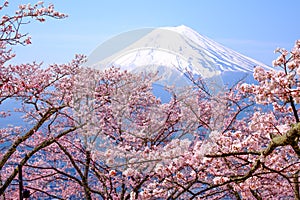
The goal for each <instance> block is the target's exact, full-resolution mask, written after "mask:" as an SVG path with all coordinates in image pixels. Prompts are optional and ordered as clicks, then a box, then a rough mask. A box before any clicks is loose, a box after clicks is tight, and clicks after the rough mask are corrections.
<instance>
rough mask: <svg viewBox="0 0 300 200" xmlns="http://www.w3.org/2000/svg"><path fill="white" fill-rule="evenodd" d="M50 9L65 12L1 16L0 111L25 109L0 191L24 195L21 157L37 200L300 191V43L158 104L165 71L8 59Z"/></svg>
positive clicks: (12, 129) (22, 10)
mask: <svg viewBox="0 0 300 200" xmlns="http://www.w3.org/2000/svg"><path fill="white" fill-rule="evenodd" d="M7 6H8V2H4V4H3V6H1V7H0V9H1V10H4V9H5V7H7ZM45 17H50V18H57V19H61V18H65V17H66V15H64V14H61V13H59V12H56V11H55V10H54V7H53V5H50V6H48V7H46V6H44V4H43V3H41V2H38V3H37V4H35V5H30V4H29V5H20V7H19V10H18V11H17V12H16V13H15V15H13V16H9V15H4V16H3V17H2V20H1V22H0V26H1V37H0V48H1V50H0V67H1V70H0V117H1V118H2V119H11V120H12V119H16V118H20V120H15V123H13V125H3V126H2V127H1V128H0V152H1V157H0V197H1V198H2V199H17V198H18V196H19V190H18V185H19V182H18V180H17V175H18V172H19V171H18V170H19V169H20V168H19V167H18V166H22V169H23V179H24V188H25V189H28V190H29V191H30V196H31V198H32V199H300V197H299V169H300V163H299V156H300V149H299V135H300V130H299V129H300V126H299V116H298V112H299V111H298V110H299V105H298V104H299V102H300V97H299V94H300V86H299V81H298V79H299V78H298V76H299V74H300V42H299V41H297V42H296V44H295V47H294V48H293V49H292V50H291V52H288V51H286V50H284V49H277V50H276V52H277V53H279V54H280V55H279V58H278V59H277V60H275V61H274V63H273V65H274V67H277V68H278V69H274V70H273V71H266V70H265V69H264V68H261V67H259V66H258V67H256V68H255V70H254V78H255V79H256V81H257V82H256V83H255V84H246V83H238V84H236V85H235V86H233V87H232V88H230V89H226V88H224V90H223V91H221V92H220V94H214V95H212V94H211V93H210V92H209V90H208V89H207V88H206V87H205V83H204V80H202V79H199V80H198V79H197V80H196V79H194V78H193V76H192V75H191V74H189V73H186V75H187V76H188V77H189V78H190V79H191V81H192V83H193V84H191V86H188V87H186V88H171V87H169V88H166V90H167V91H168V93H169V95H170V100H169V101H167V102H162V101H161V100H160V98H159V97H157V96H155V95H154V94H153V92H152V90H153V88H152V85H153V83H155V82H156V81H157V80H158V79H159V76H158V75H157V74H145V73H144V74H143V73H142V74H132V73H129V72H127V71H121V70H120V69H117V68H114V67H112V68H109V69H107V70H105V71H99V70H96V69H90V68H88V67H82V66H81V65H82V63H83V62H84V60H85V57H84V56H82V55H77V56H75V58H74V60H72V61H71V62H70V63H68V64H62V65H58V64H53V65H50V66H48V67H45V66H42V65H41V64H39V63H36V62H33V63H31V64H21V65H13V64H9V61H10V60H11V59H13V57H14V56H15V55H14V54H13V53H12V50H11V48H13V47H14V46H15V45H25V46H26V45H29V44H30V43H31V40H30V36H29V35H27V34H26V33H25V34H23V33H21V27H22V26H23V25H25V24H27V23H28V22H29V21H28V19H31V18H32V19H36V20H38V21H40V22H43V21H44V20H45ZM26 20H27V21H26ZM12 104H13V105H14V107H15V108H14V110H12V109H9V107H8V106H7V105H12ZM16 112H17V114H16ZM18 113H20V114H18ZM20 116H21V117H20Z"/></svg>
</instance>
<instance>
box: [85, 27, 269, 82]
mask: <svg viewBox="0 0 300 200" xmlns="http://www.w3.org/2000/svg"><path fill="white" fill-rule="evenodd" d="M87 65H89V66H92V67H95V68H100V69H105V68H108V67H110V66H116V67H120V68H121V69H124V70H128V71H133V72H140V71H146V72H156V71H158V72H159V75H160V76H161V77H162V78H161V81H160V84H169V85H170V84H175V85H182V84H186V83H187V80H186V79H185V77H184V75H183V73H185V72H186V71H190V72H192V73H193V74H194V75H200V76H202V77H203V78H205V79H207V80H210V81H212V82H214V83H215V84H216V83H217V84H223V82H224V79H226V77H227V75H228V74H229V73H230V74H236V73H239V74H241V73H242V74H249V73H252V72H253V68H254V67H255V66H262V67H264V68H266V69H270V67H268V66H267V65H265V64H263V63H260V62H258V61H256V60H254V59H251V58H249V57H247V56H244V55H241V54H239V53H238V52H236V51H233V50H231V49H229V48H227V47H224V46H222V45H221V44H219V43H217V42H215V41H213V40H211V39H209V38H207V37H205V36H203V35H200V34H199V33H197V32H196V31H194V30H192V29H191V28H189V27H186V26H183V25H182V26H178V27H162V28H147V29H139V30H134V31H129V32H126V33H122V34H120V35H118V36H115V37H113V38H112V39H110V40H108V41H107V42H105V43H103V44H102V45H100V46H99V47H98V48H96V49H95V51H94V52H92V54H91V55H90V56H89V58H88V62H87ZM239 77H241V75H239ZM225 82H226V81H225Z"/></svg>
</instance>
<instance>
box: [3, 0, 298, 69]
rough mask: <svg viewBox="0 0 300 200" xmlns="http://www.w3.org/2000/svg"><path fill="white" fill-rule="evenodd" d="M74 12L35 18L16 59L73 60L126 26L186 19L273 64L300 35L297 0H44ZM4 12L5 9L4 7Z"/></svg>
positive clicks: (219, 39) (194, 26)
mask: <svg viewBox="0 0 300 200" xmlns="http://www.w3.org/2000/svg"><path fill="white" fill-rule="evenodd" d="M11 1H12V0H11ZM18 2H22V3H27V2H35V1H26V0H20V1H14V2H13V3H11V4H12V8H13V6H14V5H15V4H16V3H18ZM45 3H46V4H48V3H54V5H55V7H56V9H57V10H59V11H62V12H64V13H66V14H68V15H69V17H68V18H66V19H64V20H53V19H48V20H47V21H46V22H45V23H43V24H38V23H32V24H30V25H28V26H26V28H24V29H23V30H24V31H25V32H30V34H31V35H32V42H33V44H32V45H31V46H30V47H18V48H16V50H15V51H16V53H17V58H16V59H15V60H14V62H16V63H19V62H31V61H39V62H40V61H44V62H45V63H54V62H56V63H63V62H68V61H69V60H70V59H71V58H72V57H73V55H74V54H76V53H82V54H86V55H89V54H90V53H91V52H92V51H93V50H94V49H95V48H96V47H97V46H98V45H99V44H101V43H102V42H104V41H105V40H107V39H109V38H111V37H113V36H115V35H117V34H120V33H122V32H126V31H130V30H133V29H139V28H145V27H161V26H178V25H186V26H189V27H191V28H192V29H194V30H196V31H197V32H199V33H200V34H203V35H205V36H207V37H209V38H211V39H213V40H215V41H217V42H219V43H221V44H223V45H225V46H227V47H229V48H232V49H234V50H236V51H238V52H240V53H242V54H244V55H247V56H249V57H252V58H254V59H257V60H258V61H262V62H264V63H265V64H268V65H270V64H271V61H272V60H273V59H274V58H275V55H274V53H273V51H274V49H275V48H276V47H284V48H287V49H290V48H291V47H292V46H293V43H294V41H295V40H296V39H300V20H299V8H300V1H298V0H287V1H279V0H278V1H277V0H243V1H241V0H186V1H184V0H181V1H180V0H151V1H150V0H148V1H146V0H126V1H125V0H124V1H122V0H106V1H104V0H85V1H66V0H52V1H47V0H46V1H45ZM1 14H3V13H1Z"/></svg>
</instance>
